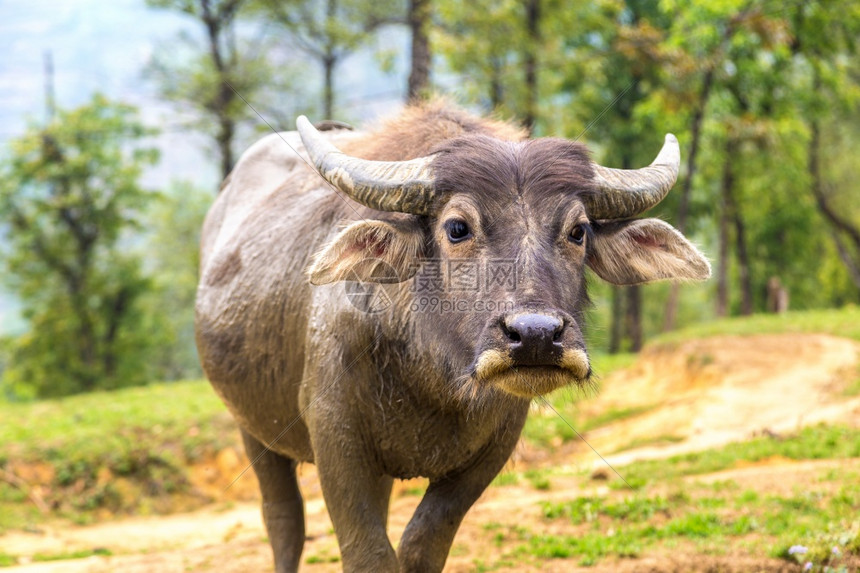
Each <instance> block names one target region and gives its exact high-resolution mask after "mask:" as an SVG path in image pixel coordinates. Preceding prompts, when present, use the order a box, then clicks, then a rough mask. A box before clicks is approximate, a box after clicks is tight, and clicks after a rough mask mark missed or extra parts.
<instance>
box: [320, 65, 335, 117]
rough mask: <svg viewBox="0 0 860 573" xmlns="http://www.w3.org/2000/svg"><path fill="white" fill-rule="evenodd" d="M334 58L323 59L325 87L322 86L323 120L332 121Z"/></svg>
mask: <svg viewBox="0 0 860 573" xmlns="http://www.w3.org/2000/svg"><path fill="white" fill-rule="evenodd" d="M335 63H336V62H335V58H334V57H333V56H326V57H325V59H323V70H324V73H325V85H324V86H323V118H325V119H334V65H335Z"/></svg>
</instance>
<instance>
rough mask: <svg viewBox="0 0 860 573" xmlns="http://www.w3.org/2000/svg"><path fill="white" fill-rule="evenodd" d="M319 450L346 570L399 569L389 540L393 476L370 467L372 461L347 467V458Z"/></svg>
mask: <svg viewBox="0 0 860 573" xmlns="http://www.w3.org/2000/svg"><path fill="white" fill-rule="evenodd" d="M329 453H330V452H324V453H322V454H320V453H318V454H317V460H316V464H317V471H318V472H319V477H320V485H321V486H322V492H323V498H325V504H326V508H327V509H328V514H329V516H330V517H331V522H332V525H333V526H334V532H335V535H336V536H337V543H338V546H339V547H340V556H341V561H342V562H343V570H344V572H345V573H367V572H372V573H396V572H397V571H399V567H398V565H397V555H396V554H395V552H394V549H393V548H392V547H391V542H390V541H389V540H388V533H387V522H388V501H389V499H390V498H391V485H392V482H393V480H392V479H391V478H390V477H388V476H386V475H381V474H379V473H374V472H371V471H369V469H368V467H367V466H369V465H370V462H369V461H368V462H365V463H358V464H356V465H354V466H349V467H346V466H345V464H344V461H345V459H344V458H340V459H338V460H335V459H332V458H330V457H329V456H328V455H327V454H329Z"/></svg>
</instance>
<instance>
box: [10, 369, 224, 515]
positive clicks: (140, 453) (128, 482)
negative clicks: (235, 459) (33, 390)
mask: <svg viewBox="0 0 860 573" xmlns="http://www.w3.org/2000/svg"><path fill="white" fill-rule="evenodd" d="M0 419H2V420H3V423H2V425H0V470H2V471H3V472H4V480H3V481H0V532H2V530H3V529H6V528H10V527H25V526H29V525H32V524H33V523H37V522H39V521H41V520H44V519H45V518H46V517H50V516H46V515H41V514H40V512H39V511H38V510H37V509H36V507H35V506H34V504H32V503H30V502H29V501H27V492H25V491H24V490H22V489H21V488H20V487H14V486H13V485H11V483H10V482H11V481H18V479H20V480H23V481H24V482H27V483H28V484H29V485H30V486H31V488H30V491H31V492H32V491H34V490H36V491H38V492H39V493H38V494H37V495H38V496H40V497H42V498H44V502H45V504H46V505H47V506H48V507H49V508H50V509H51V516H62V517H68V518H71V519H74V520H75V521H78V522H86V521H89V520H91V519H93V518H94V517H96V515H97V511H98V510H103V509H106V510H109V511H110V512H111V513H141V512H144V513H146V512H162V511H169V510H170V508H171V507H172V505H173V504H172V503H170V500H169V498H170V497H171V496H176V495H177V494H182V495H191V494H193V492H191V491H190V487H189V484H188V479H187V470H186V467H187V465H188V464H189V463H193V462H195V461H198V460H199V459H201V458H203V457H205V456H210V455H212V454H213V453H214V452H216V451H218V450H219V449H221V448H223V447H225V446H226V445H227V444H230V443H233V442H235V435H236V434H235V429H234V424H233V422H232V420H231V419H230V416H229V414H228V413H227V412H226V410H225V408H224V406H223V405H222V403H221V401H220V400H219V399H218V397H217V396H216V395H215V394H214V392H212V389H211V388H210V387H209V384H208V383H207V382H205V381H190V382H177V383H173V384H153V385H150V386H147V387H143V388H130V389H124V390H118V391H114V392H94V393H92V394H87V395H81V396H72V397H69V398H63V399H59V400H46V401H43V402H35V403H31V404H0ZM10 474H11V476H14V477H12V478H11V479H10ZM32 486H36V487H32ZM200 501H201V502H202V501H204V500H200Z"/></svg>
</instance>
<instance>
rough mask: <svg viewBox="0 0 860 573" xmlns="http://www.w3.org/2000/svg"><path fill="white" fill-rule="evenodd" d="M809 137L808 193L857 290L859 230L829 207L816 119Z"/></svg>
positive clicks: (816, 79) (810, 127)
mask: <svg viewBox="0 0 860 573" xmlns="http://www.w3.org/2000/svg"><path fill="white" fill-rule="evenodd" d="M815 87H816V89H818V88H820V80H819V78H818V76H817V74H816V78H815ZM809 129H810V132H811V134H810V135H811V136H810V139H809V151H808V156H809V159H808V170H809V177H810V179H811V191H812V195H813V197H815V204H816V206H817V207H818V212H819V213H821V215H822V216H823V217H824V219H825V220H826V221H827V222H828V223H829V224H830V226H831V227H832V236H833V239H834V242H835V243H836V249H837V252H838V253H839V258H840V260H841V261H842V263H843V264H844V265H845V267H846V268H847V269H848V274H849V275H850V276H851V280H852V281H853V282H854V284H855V285H857V288H858V289H860V229H858V228H857V227H855V226H854V225H853V224H852V223H851V222H850V221H849V219H847V218H845V217H842V215H840V214H839V213H838V212H837V211H836V210H835V209H834V208H833V206H832V205H830V203H829V201H828V198H827V192H826V191H825V187H826V184H825V182H824V178H823V177H822V176H821V160H820V157H819V149H820V145H821V128H820V126H819V123H818V120H813V121H812V122H811V123H810V126H809ZM839 233H844V235H845V236H846V237H847V238H848V240H849V241H850V243H851V244H852V245H853V246H854V252H855V255H854V256H852V255H851V252H850V251H849V249H848V246H847V245H845V243H844V242H843V241H842V240H841V239H840V235H839Z"/></svg>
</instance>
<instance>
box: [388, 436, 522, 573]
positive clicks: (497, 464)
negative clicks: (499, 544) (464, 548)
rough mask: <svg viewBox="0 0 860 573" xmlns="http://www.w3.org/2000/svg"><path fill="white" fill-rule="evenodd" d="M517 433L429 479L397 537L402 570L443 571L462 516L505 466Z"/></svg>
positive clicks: (430, 572) (405, 571)
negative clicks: (445, 473) (449, 472)
mask: <svg viewBox="0 0 860 573" xmlns="http://www.w3.org/2000/svg"><path fill="white" fill-rule="evenodd" d="M511 437H512V438H513V439H511ZM518 437H519V431H517V432H515V434H514V435H512V436H511V435H507V436H505V438H506V439H503V440H500V441H499V442H496V443H493V444H491V445H489V446H487V447H485V450H484V451H483V452H482V453H481V455H479V456H478V457H477V458H476V459H475V460H473V461H472V462H471V463H470V464H469V466H468V467H467V468H466V469H464V470H461V471H459V472H456V473H453V474H452V475H449V476H446V477H444V478H441V479H436V480H430V486H429V487H428V488H427V492H426V493H425V494H424V498H423V499H422V500H421V503H420V504H419V505H418V509H416V510H415V513H414V514H413V516H412V519H411V520H410V521H409V524H408V525H407V526H406V530H405V531H404V532H403V537H402V538H401V539H400V544H399V546H398V550H397V557H398V560H399V562H400V570H401V571H402V572H403V573H437V572H439V571H442V568H443V567H444V566H445V560H446V559H447V558H448V551H449V550H450V549H451V544H452V543H453V542H454V536H455V535H456V533H457V529H458V528H459V527H460V523H461V522H462V521H463V517H464V516H465V515H466V512H467V511H468V510H469V508H470V507H472V504H474V503H475V501H477V499H478V498H479V497H480V496H481V493H483V491H484V490H485V489H486V488H487V486H488V485H490V482H491V481H493V478H494V477H495V476H496V474H498V473H499V471H501V469H502V468H503V467H504V465H505V463H506V462H507V460H508V457H509V456H510V454H511V451H513V448H514V446H515V445H516V440H517V438H518Z"/></svg>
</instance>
